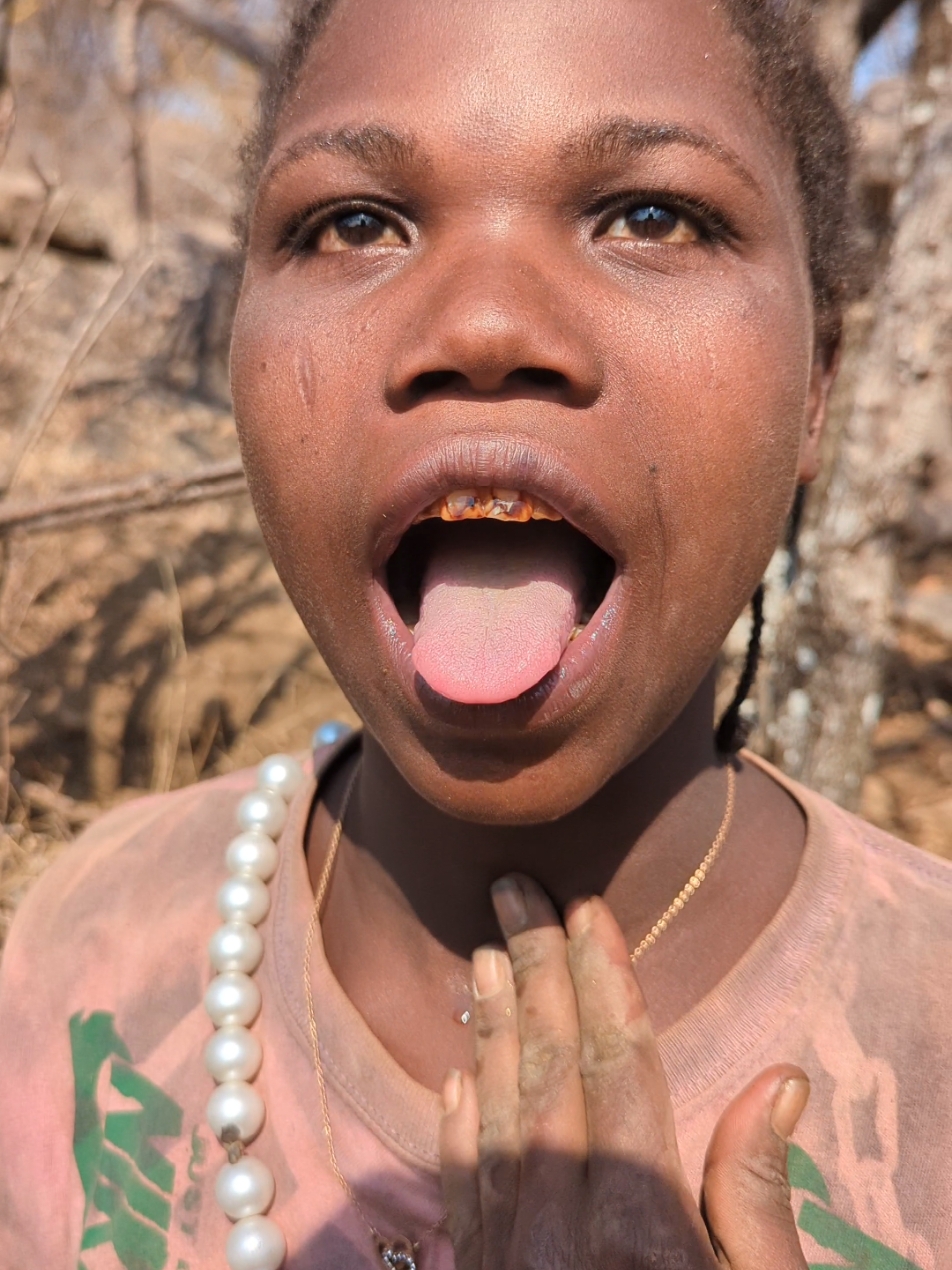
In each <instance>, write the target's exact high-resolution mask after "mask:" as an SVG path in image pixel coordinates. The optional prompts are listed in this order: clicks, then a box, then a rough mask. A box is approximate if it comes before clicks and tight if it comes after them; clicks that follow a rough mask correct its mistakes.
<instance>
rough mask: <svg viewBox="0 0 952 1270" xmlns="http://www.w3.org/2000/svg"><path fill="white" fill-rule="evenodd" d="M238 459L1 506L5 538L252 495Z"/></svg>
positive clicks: (0, 534) (0, 525)
mask: <svg viewBox="0 0 952 1270" xmlns="http://www.w3.org/2000/svg"><path fill="white" fill-rule="evenodd" d="M247 488H248V487H247V485H246V484H245V477H244V471H243V469H242V466H241V462H240V461H239V460H238V459H228V460H226V461H224V462H222V463H209V464H207V465H206V466H204V467H200V468H197V469H196V470H195V471H192V472H189V473H187V474H184V475H175V474H171V473H159V474H153V475H151V476H140V477H136V478H135V479H134V480H131V481H120V482H116V483H114V484H110V485H94V486H90V487H88V488H86V489H78V490H66V491H64V492H63V493H61V494H58V495H56V496H54V497H53V498H48V499H40V500H31V501H29V502H28V501H26V500H22V501H20V500H17V501H16V502H0V537H3V536H4V535H6V534H9V533H12V532H13V531H14V530H20V531H21V532H24V533H40V532H42V531H44V530H51V529H52V530H55V529H68V528H71V527H72V526H74V525H81V524H86V523H89V522H91V521H97V520H106V519H110V518H112V517H116V516H130V515H132V514H133V513H135V512H144V511H159V510H161V509H162V508H165V507H173V506H176V505H179V504H181V503H195V502H203V501H205V500H207V499H217V498H228V497H231V496H232V495H234V494H243V493H245V492H246V491H247Z"/></svg>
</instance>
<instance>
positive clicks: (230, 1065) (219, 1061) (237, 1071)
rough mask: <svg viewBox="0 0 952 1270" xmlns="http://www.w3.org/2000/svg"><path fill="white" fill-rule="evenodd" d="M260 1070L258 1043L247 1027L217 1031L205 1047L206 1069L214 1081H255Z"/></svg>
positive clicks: (259, 1044) (220, 1082) (259, 1048)
mask: <svg viewBox="0 0 952 1270" xmlns="http://www.w3.org/2000/svg"><path fill="white" fill-rule="evenodd" d="M260 1067H261V1042H260V1041H259V1040H258V1038H257V1037H256V1036H255V1035H254V1033H253V1032H249V1031H248V1029H247V1028H246V1027H223V1028H219V1029H218V1031H217V1032H215V1033H214V1034H213V1035H212V1036H210V1037H209V1038H208V1043H207V1044H206V1046H205V1068H206V1070H207V1072H208V1074H209V1076H211V1077H212V1079H213V1080H217V1081H218V1083H219V1084H222V1083H223V1082H224V1081H226V1080H254V1078H255V1077H256V1076H257V1074H258V1071H259V1069H260Z"/></svg>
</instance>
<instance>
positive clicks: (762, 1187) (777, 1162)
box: [702, 1065, 810, 1270]
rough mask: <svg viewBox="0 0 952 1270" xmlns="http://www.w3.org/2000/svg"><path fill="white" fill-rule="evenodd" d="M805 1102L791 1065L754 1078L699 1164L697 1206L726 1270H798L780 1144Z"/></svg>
mask: <svg viewBox="0 0 952 1270" xmlns="http://www.w3.org/2000/svg"><path fill="white" fill-rule="evenodd" d="M809 1096H810V1082H809V1081H808V1080H807V1077H806V1076H805V1075H804V1073H803V1072H802V1071H801V1070H800V1068H799V1067H793V1066H790V1065H782V1066H779V1067H770V1068H768V1069H767V1070H766V1071H764V1072H761V1073H760V1075H759V1076H757V1077H756V1078H755V1079H754V1080H753V1081H751V1083H750V1084H749V1085H748V1086H747V1088H746V1089H745V1090H743V1091H742V1092H741V1093H740V1094H738V1095H737V1097H736V1098H735V1099H734V1101H733V1102H732V1103H731V1104H730V1106H729V1107H728V1108H727V1110H726V1111H725V1112H724V1114H723V1115H722V1116H721V1118H720V1120H719V1121H718V1123H717V1127H716V1129H715V1130H714V1136H713V1137H712V1138H711V1143H710V1146H709V1147H708V1150H707V1159H706V1160H705V1163H704V1188H703V1199H702V1206H703V1209H704V1215H705V1218H706V1220H707V1224H708V1228H709V1230H710V1232H711V1238H712V1240H713V1241H714V1245H715V1248H716V1249H717V1251H718V1255H719V1256H720V1257H721V1260H722V1261H723V1262H724V1263H725V1264H726V1265H728V1266H730V1268H731V1270H761V1267H762V1266H766V1265H769V1266H771V1267H772V1268H773V1270H806V1266H807V1263H806V1260H805V1258H804V1256H803V1251H802V1249H801V1247H800V1237H799V1235H798V1234H797V1227H796V1222H795V1221H794V1216H793V1209H792V1208H791V1206H790V1184H789V1182H788V1180H787V1140H788V1139H789V1137H790V1134H791V1133H792V1132H793V1130H794V1129H795V1127H796V1124H797V1121H798V1120H799V1119H800V1116H801V1114H802V1113H803V1109H804V1107H805V1106H806V1104H807V1099H808V1098H809Z"/></svg>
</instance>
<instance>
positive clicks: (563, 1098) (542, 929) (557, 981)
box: [492, 877, 588, 1179]
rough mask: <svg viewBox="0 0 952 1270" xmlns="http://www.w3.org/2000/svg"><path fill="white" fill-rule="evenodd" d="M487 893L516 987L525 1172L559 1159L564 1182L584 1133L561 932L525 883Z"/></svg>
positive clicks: (571, 991) (583, 1151) (578, 1157)
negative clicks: (493, 907) (548, 1160)
mask: <svg viewBox="0 0 952 1270" xmlns="http://www.w3.org/2000/svg"><path fill="white" fill-rule="evenodd" d="M492 894H493V904H494V906H495V909H496V916H497V918H498V919H499V924H500V926H501V927H502V931H503V934H504V935H505V937H506V943H507V946H508V949H509V958H510V961H511V963H512V971H513V978H514V980H515V985H516V1000H517V1019H518V1025H519V1041H520V1057H519V1099H520V1129H521V1138H522V1152H523V1165H524V1170H525V1168H526V1167H535V1165H534V1164H533V1165H532V1166H528V1157H530V1156H531V1157H532V1160H533V1161H538V1160H540V1159H545V1158H548V1159H553V1158H555V1157H558V1158H559V1162H560V1169H561V1170H562V1171H563V1173H562V1175H563V1176H567V1175H566V1173H565V1172H564V1170H565V1168H566V1164H567V1162H568V1161H571V1160H575V1161H578V1162H579V1167H580V1168H581V1167H582V1163H583V1162H584V1160H585V1158H586V1155H587V1153H588V1128H587V1124H586V1119H585V1098H584V1095H583V1093H582V1080H581V1075H580V1073H579V1069H578V1057H579V1035H578V1009H577V1006H576V1001H575V988H574V985H573V983H572V976H571V975H570V974H569V967H568V960H567V956H566V939H565V932H564V930H563V929H562V923H561V922H560V921H559V919H558V917H557V916H556V913H555V910H554V909H553V908H552V905H551V904H550V903H549V900H548V898H547V897H546V896H545V895H544V893H543V892H542V891H541V889H540V888H539V887H538V886H537V885H536V884H535V883H534V882H532V881H531V880H530V879H529V878H524V877H519V878H515V877H507V878H503V879H501V880H500V881H499V882H497V883H496V884H495V886H494V887H493V891H492ZM523 1177H524V1179H525V1177H526V1173H525V1171H524V1173H523Z"/></svg>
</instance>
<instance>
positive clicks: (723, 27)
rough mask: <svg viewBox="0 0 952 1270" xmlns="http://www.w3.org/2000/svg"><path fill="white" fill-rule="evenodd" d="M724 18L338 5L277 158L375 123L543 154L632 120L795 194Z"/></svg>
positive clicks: (469, 144) (693, 12)
mask: <svg viewBox="0 0 952 1270" xmlns="http://www.w3.org/2000/svg"><path fill="white" fill-rule="evenodd" d="M724 8H725V6H724V4H723V3H712V2H710V0H585V3H584V4H581V3H579V0H462V2H461V0H338V3H337V5H336V7H335V8H334V10H333V12H332V14H331V17H330V20H329V22H328V25H327V27H326V28H325V30H324V32H323V33H322V35H321V36H320V38H319V39H318V40H317V42H316V43H315V45H314V47H313V48H312V49H311V50H310V53H309V55H308V58H307V60H306V62H305V65H304V68H303V71H302V74H301V78H300V80H299V83H298V86H297V91H296V92H295V93H294V94H293V96H292V98H291V100H290V101H288V102H287V103H286V105H285V107H284V110H283V112H282V117H281V120H280V123H279V127H278V130H277V137H276V148H277V150H278V151H280V150H281V149H283V148H285V147H286V146H288V145H291V144H293V143H294V140H295V138H296V137H297V136H300V135H303V134H304V133H306V132H307V131H308V130H310V129H313V128H315V127H320V128H328V129H332V128H335V127H352V126H355V125H358V126H359V125H360V124H362V123H365V122H367V121H371V120H372V121H374V122H377V123H385V124H387V125H388V126H391V127H393V128H394V129H396V130H399V131H401V132H405V133H408V134H410V135H412V136H414V137H418V138H421V139H424V140H425V141H426V142H427V148H428V149H431V148H432V146H433V145H436V146H437V147H444V148H449V147H452V146H458V147H461V148H462V149H463V150H464V151H466V152H467V153H474V152H480V151H492V150H497V151H498V150H500V149H504V150H506V151H508V152H509V153H512V152H513V151H515V150H517V149H519V148H521V147H527V148H529V149H531V150H532V151H533V153H539V152H540V151H539V147H541V148H542V152H544V151H545V150H546V149H547V148H548V147H551V148H552V149H553V150H554V151H557V150H558V148H559V147H560V145H561V144H562V143H564V141H565V140H566V138H568V137H569V136H571V135H577V134H578V133H579V131H581V130H584V128H585V127H586V126H587V125H590V124H592V123H594V122H597V121H598V120H600V119H605V118H611V117H613V116H633V117H635V118H639V119H644V120H650V121H655V122H661V123H665V124H678V125H682V126H684V127H686V128H688V129H690V130H692V131H694V132H699V133H703V134H705V135H708V136H710V137H711V138H712V140H714V141H716V142H718V143H719V144H721V145H723V146H725V147H726V148H728V149H730V150H732V151H734V152H735V153H742V154H744V156H745V161H747V162H750V161H751V160H754V163H753V166H755V167H759V168H760V173H759V175H760V176H761V177H763V176H765V175H768V172H767V171H766V170H769V169H771V168H773V169H775V171H774V173H773V175H774V178H775V180H777V179H778V180H780V181H782V183H783V184H786V183H787V182H786V179H785V178H786V177H789V172H790V167H791V165H790V162H789V156H788V154H787V153H786V147H784V146H783V145H782V144H781V143H780V141H779V139H778V138H777V136H776V135H775V132H774V130H773V128H772V127H771V126H770V124H769V121H768V120H767V119H766V117H765V115H764V113H763V110H762V108H761V107H760V106H759V104H758V102H757V100H756V97H755V94H754V92H753V88H752V84H751V80H750V76H749V71H748V56H749V50H748V49H747V48H746V47H745V45H744V43H743V41H742V40H741V39H740V37H739V36H737V35H736V34H735V33H734V32H733V31H732V30H731V27H730V24H729V22H728V19H727V16H726V14H725V11H724ZM770 183H771V182H770V180H769V179H768V180H767V181H766V184H768V185H769V184H770Z"/></svg>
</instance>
